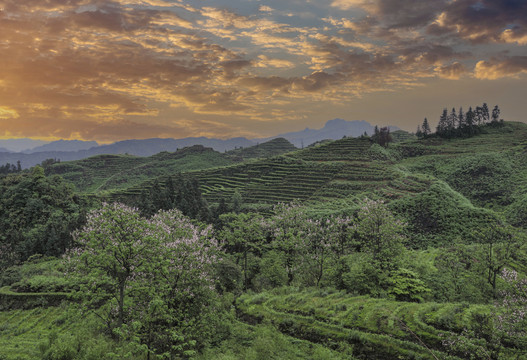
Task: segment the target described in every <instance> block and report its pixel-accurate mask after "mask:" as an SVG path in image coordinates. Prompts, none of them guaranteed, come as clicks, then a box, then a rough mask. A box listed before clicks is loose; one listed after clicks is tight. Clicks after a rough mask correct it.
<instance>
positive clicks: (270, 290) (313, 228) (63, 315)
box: [0, 123, 527, 360]
mask: <svg viewBox="0 0 527 360" xmlns="http://www.w3.org/2000/svg"><path fill="white" fill-rule="evenodd" d="M480 130H481V133H479V134H477V135H475V136H473V137H470V138H464V137H458V138H450V139H445V138H440V137H437V136H429V137H426V138H424V139H416V138H413V137H406V140H402V139H401V141H399V142H392V143H390V144H389V146H387V147H386V148H385V147H381V146H380V145H378V144H376V143H375V142H374V141H373V140H372V139H371V138H369V137H360V138H343V139H340V140H336V141H328V142H322V143H319V144H316V145H314V146H311V147H308V148H305V149H294V148H291V144H289V143H288V142H287V141H285V140H283V139H275V140H273V141H271V142H269V143H266V144H260V145H257V146H255V147H251V148H246V149H236V150H234V151H231V152H228V153H224V154H221V153H218V152H215V151H213V150H211V149H206V148H203V147H200V146H195V147H191V148H185V149H181V150H179V151H177V152H175V153H167V152H164V153H160V154H157V155H154V156H151V157H148V158H140V157H134V156H128V155H120V156H115V155H101V156H97V157H93V158H90V159H85V160H82V161H76V162H65V163H55V164H52V165H49V166H48V167H47V168H46V171H47V173H48V175H51V174H53V176H48V177H45V176H44V173H43V169H42V168H35V169H33V170H32V171H30V172H20V173H18V172H15V173H13V174H10V175H7V176H6V177H4V178H0V180H1V181H0V210H2V211H1V212H0V240H1V242H0V252H1V253H2V254H5V256H3V257H2V258H0V324H1V325H0V360H4V359H13V360H14V359H41V358H42V359H116V358H126V359H141V360H145V359H154V358H155V359H162V358H170V357H169V356H168V355H167V354H169V353H170V354H171V355H170V356H172V358H182V359H183V358H184V359H199V360H202V359H207V360H208V359H218V360H226V359H228V360H234V359H266V360H268V359H276V360H278V359H280V360H281V359H320V360H323V359H386V360H388V359H433V360H435V359H482V360H483V359H486V360H488V359H491V360H494V359H524V358H526V357H527V335H526V334H525V331H524V329H525V326H526V325H527V315H525V314H527V311H526V310H527V296H526V295H525V294H527V292H526V290H527V286H526V284H527V282H526V280H525V279H526V275H527V261H526V260H525V259H526V258H527V232H526V231H525V230H526V228H525V227H526V226H527V210H526V209H527V157H526V156H527V155H526V153H527V152H526V150H527V125H526V124H522V123H505V124H504V126H482V127H481V129H480ZM55 175H62V176H63V177H64V178H65V179H67V180H69V181H71V182H72V183H73V184H74V185H75V186H76V188H77V191H76V192H74V190H73V188H72V187H71V186H70V185H69V184H67V183H66V182H65V181H63V180H62V179H61V178H60V177H58V176H55ZM59 194H61V195H63V196H62V197H60V196H58V195H59ZM79 195H82V196H79ZM85 198H88V199H90V200H92V199H99V200H115V201H121V202H126V203H129V204H132V205H133V206H135V207H137V209H136V208H135V207H126V206H125V205H122V204H105V205H102V208H100V206H99V209H97V210H95V211H93V212H89V208H91V207H97V204H96V201H95V202H91V203H84V202H83V201H84V200H83V199H85ZM52 199H55V201H50V200H52ZM68 199H69V200H68ZM110 202H111V201H110ZM180 203H181V204H180ZM279 203H282V204H279ZM73 205H75V206H73ZM180 205H184V206H181V207H180ZM174 206H176V207H177V208H178V209H179V210H181V211H182V213H179V212H171V211H168V212H161V213H157V211H158V210H159V209H163V210H169V209H171V208H173V207H174ZM145 209H146V210H148V212H147V211H145ZM185 209H186V210H185ZM185 211H187V212H185ZM88 212H89V214H88V216H85V215H86V214H87V213H88ZM156 213H157V215H155V216H153V217H150V216H152V215H154V214H156ZM13 214H16V216H15V215H13ZM42 214H49V216H48V215H46V216H43V215H42ZM184 215H186V216H188V217H185V216H184ZM190 217H192V219H190ZM84 218H85V219H84ZM197 220H199V221H197ZM66 221H67V224H66ZM82 221H88V222H87V223H86V226H85V227H82V225H81V227H80V228H79V225H78V224H82ZM206 223H207V224H206ZM75 228H77V229H78V230H77V231H76V232H74V238H71V237H68V236H71V235H69V234H71V231H72V230H74V229H75ZM59 240H60V244H62V246H64V247H65V248H70V251H68V252H66V254H65V258H64V259H57V258H53V257H46V256H44V257H42V256H38V255H35V254H37V253H38V251H42V252H43V254H44V255H57V254H58V255H60V254H62V252H60V251H59V250H60V248H59V247H57V246H56V245H57V242H58V241H59ZM17 254H18V257H17ZM143 254H144V255H143ZM22 260H24V261H22ZM119 269H120V270H119ZM135 269H137V270H135ZM169 269H170V270H169ZM178 281H184V283H181V284H180V285H178ZM174 284H176V285H174ZM118 294H119V295H118ZM121 299H122V300H121ZM121 301H122V302H121ZM128 314H130V315H128ZM167 344H173V346H172V345H170V346H167Z"/></svg>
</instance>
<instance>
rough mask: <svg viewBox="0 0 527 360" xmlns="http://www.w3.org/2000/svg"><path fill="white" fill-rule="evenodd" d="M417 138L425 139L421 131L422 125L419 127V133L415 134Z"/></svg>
mask: <svg viewBox="0 0 527 360" xmlns="http://www.w3.org/2000/svg"><path fill="white" fill-rule="evenodd" d="M415 136H417V138H418V139H421V138H422V137H423V132H422V131H421V125H417V131H416V132H415Z"/></svg>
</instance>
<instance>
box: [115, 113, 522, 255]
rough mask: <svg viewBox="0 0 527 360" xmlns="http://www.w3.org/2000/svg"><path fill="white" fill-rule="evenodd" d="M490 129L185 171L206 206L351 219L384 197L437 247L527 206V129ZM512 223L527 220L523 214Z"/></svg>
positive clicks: (344, 144)
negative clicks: (239, 202) (234, 201)
mask: <svg viewBox="0 0 527 360" xmlns="http://www.w3.org/2000/svg"><path fill="white" fill-rule="evenodd" d="M484 131H485V133H483V134H480V135H478V136H475V137H472V138H468V139H451V140H445V139H438V138H429V139H424V140H419V141H418V140H409V141H406V142H402V143H397V144H392V145H391V146H390V147H389V148H388V149H384V148H381V147H379V146H377V145H373V146H372V144H371V142H370V140H369V139H367V138H366V139H364V138H344V139H341V140H337V141H332V142H329V143H324V144H321V145H318V146H314V147H309V148H306V149H303V150H296V151H292V152H289V153H286V154H283V155H280V156H275V157H271V158H265V159H257V160H251V161H247V162H243V163H239V164H235V165H230V166H227V167H217V168H214V169H204V170H196V171H190V172H187V173H186V174H188V175H192V176H195V177H196V178H198V180H199V183H200V186H201V189H202V192H203V194H204V196H205V198H206V199H207V201H208V202H209V203H212V204H214V203H217V202H219V200H220V199H221V198H223V199H225V200H227V201H228V200H229V199H230V198H231V197H232V195H233V193H234V191H235V190H238V191H239V192H240V194H241V195H242V197H243V201H244V204H245V206H246V207H247V208H249V209H250V208H254V209H261V210H264V211H268V210H269V208H270V206H271V205H272V204H274V203H277V202H289V201H293V200H300V201H302V202H304V203H305V204H307V205H308V206H309V208H310V209H311V211H312V212H313V213H315V214H321V215H322V214H324V213H326V214H327V213H329V212H332V213H334V212H348V213H349V212H350V211H351V210H352V209H353V207H354V206H356V203H357V200H359V199H362V198H364V197H366V196H369V197H374V198H383V199H385V200H387V201H388V202H389V203H390V206H391V207H392V209H393V210H395V211H396V212H398V213H399V215H401V216H403V217H404V218H406V220H407V221H408V222H409V223H410V227H411V229H412V230H413V231H417V232H418V237H423V236H425V237H432V238H433V239H432V240H430V242H429V245H433V244H436V245H437V244H440V243H441V241H447V242H449V241H453V240H456V239H459V238H466V237H467V236H468V234H469V233H470V232H471V230H472V229H474V228H476V227H478V226H481V225H482V224H485V223H487V222H488V221H493V219H495V218H496V216H497V214H498V213H505V214H507V215H510V214H508V213H507V211H508V212H510V213H512V210H509V205H513V206H514V205H515V206H516V208H523V205H524V203H525V204H527V180H526V179H527V176H525V175H527V168H526V166H525V164H526V162H525V161H524V160H525V156H526V155H525V154H524V147H525V144H526V140H527V125H525V124H521V123H507V125H506V126H505V127H504V128H499V129H494V128H490V127H488V128H485V129H484ZM150 184H151V180H149V181H146V182H144V183H141V184H140V185H138V186H133V187H130V188H127V189H123V190H118V191H114V192H112V193H111V194H110V195H109V198H111V199H113V200H120V199H122V198H125V197H127V196H131V195H137V194H139V193H140V191H141V189H142V188H144V187H148V186H150ZM517 194H519V195H521V196H520V197H518V196H516V195H517ZM513 213H514V214H515V216H516V214H518V213H519V212H518V211H514V212H513ZM421 214H425V215H426V216H427V217H428V219H429V220H430V221H428V220H426V219H424V220H423V218H422V217H423V216H422V215H421ZM522 214H523V213H522ZM515 222H516V223H518V224H522V223H523V222H526V223H527V211H526V212H525V214H523V215H522V216H518V219H517V220H515ZM452 224H453V225H454V226H452ZM464 224H469V225H470V226H464ZM464 228H466V229H465V230H464ZM441 239H442V240H441ZM413 241H418V240H416V239H414V240H413Z"/></svg>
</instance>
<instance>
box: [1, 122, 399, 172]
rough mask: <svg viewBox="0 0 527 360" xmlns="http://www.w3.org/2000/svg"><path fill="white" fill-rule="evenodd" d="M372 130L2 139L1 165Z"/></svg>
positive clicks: (345, 125) (311, 139)
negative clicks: (103, 140) (112, 139)
mask: <svg viewBox="0 0 527 360" xmlns="http://www.w3.org/2000/svg"><path fill="white" fill-rule="evenodd" d="M390 128H391V130H392V131H394V130H397V129H398V128H396V127H390ZM373 130H374V126H373V125H371V124H370V123H368V122H367V121H346V120H343V119H334V120H329V121H328V122H326V124H325V125H324V127H323V128H321V129H309V128H306V129H304V130H302V131H297V132H289V133H285V134H280V135H276V136H272V137H268V138H259V139H252V140H249V139H246V138H244V137H237V138H232V139H227V140H221V139H209V138H206V137H188V138H183V139H159V138H154V139H144V140H124V141H119V142H116V143H113V144H109V145H98V144H97V142H95V141H80V140H58V141H53V142H49V143H47V142H45V141H40V140H32V139H9V140H0V146H1V148H0V165H2V164H6V163H11V164H15V163H16V162H17V161H19V160H20V162H21V165H22V167H23V168H29V167H32V166H35V165H37V164H40V163H42V161H44V160H46V159H57V160H61V161H70V160H80V159H84V158H87V157H90V156H94V155H101V154H130V155H136V156H151V155H154V154H157V153H159V152H162V151H168V152H174V151H176V150H178V149H182V148H184V147H188V146H192V145H203V146H205V147H211V148H213V149H214V150H216V151H220V152H224V151H229V150H233V149H237V148H245V147H249V146H253V145H256V144H258V143H263V142H266V141H269V140H272V139H276V138H285V139H287V140H288V141H290V142H291V143H292V144H293V145H295V146H296V147H303V146H308V145H310V144H312V143H315V142H317V141H321V140H325V139H332V140H337V139H341V138H342V137H343V136H352V137H356V136H360V135H362V134H364V133H367V134H372V133H373ZM15 151H16V152H15Z"/></svg>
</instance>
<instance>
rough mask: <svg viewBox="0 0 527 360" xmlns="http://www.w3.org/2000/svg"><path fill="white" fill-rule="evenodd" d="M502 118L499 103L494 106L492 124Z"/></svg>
mask: <svg viewBox="0 0 527 360" xmlns="http://www.w3.org/2000/svg"><path fill="white" fill-rule="evenodd" d="M499 120H500V108H499V107H498V105H496V106H494V109H492V121H491V123H492V124H497V123H498V122H499Z"/></svg>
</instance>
